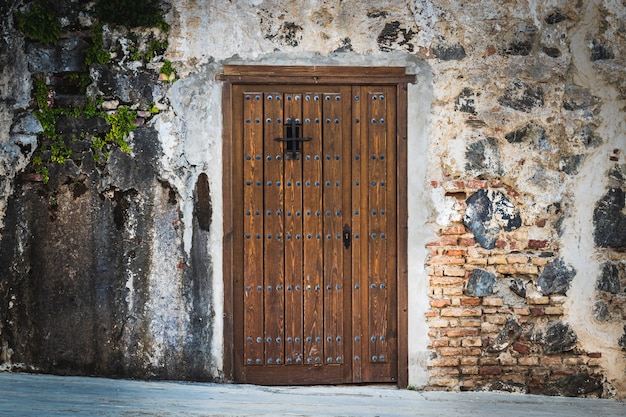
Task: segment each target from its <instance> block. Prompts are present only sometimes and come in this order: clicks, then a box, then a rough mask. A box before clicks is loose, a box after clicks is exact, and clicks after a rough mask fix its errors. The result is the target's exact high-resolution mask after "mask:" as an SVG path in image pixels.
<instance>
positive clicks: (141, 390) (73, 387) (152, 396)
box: [0, 373, 626, 417]
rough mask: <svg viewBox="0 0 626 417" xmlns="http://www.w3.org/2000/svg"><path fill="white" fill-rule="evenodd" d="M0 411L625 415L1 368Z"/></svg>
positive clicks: (483, 399) (584, 404) (583, 405)
mask: <svg viewBox="0 0 626 417" xmlns="http://www.w3.org/2000/svg"><path fill="white" fill-rule="evenodd" d="M0 416H12V417H17V416H37V417H40V416H46V417H47V416H183V417H186V416H372V417H373V416H381V417H382V416H446V417H456V416H463V417H472V416H481V417H483V416H488V417H496V416H506V417H518V416H519V417H522V416H523V417H539V416H556V417H589V416H602V417H624V416H626V403H625V402H621V401H616V400H601V399H581V398H563V397H543V396H535V395H520V394H505V393H486V392H484V393H476V392H463V393H450V392H419V391H410V390H400V389H397V388H395V387H393V386H388V385H370V386H312V387H260V386H251V385H232V384H207V383H184V382H146V381H128V380H112V379H104V378H84V377H60V376H51V375H33V374H14V373H0Z"/></svg>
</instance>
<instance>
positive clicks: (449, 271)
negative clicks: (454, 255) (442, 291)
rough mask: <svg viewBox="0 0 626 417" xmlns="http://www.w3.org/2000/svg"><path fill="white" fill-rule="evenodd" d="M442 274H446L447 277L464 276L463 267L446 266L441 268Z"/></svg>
mask: <svg viewBox="0 0 626 417" xmlns="http://www.w3.org/2000/svg"><path fill="white" fill-rule="evenodd" d="M443 275H445V276H448V277H464V276H465V269H464V268H454V267H451V266H447V267H445V268H444V270H443Z"/></svg>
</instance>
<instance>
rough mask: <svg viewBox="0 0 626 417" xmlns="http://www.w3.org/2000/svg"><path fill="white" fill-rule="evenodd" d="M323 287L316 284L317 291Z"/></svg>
mask: <svg viewBox="0 0 626 417" xmlns="http://www.w3.org/2000/svg"><path fill="white" fill-rule="evenodd" d="M321 289H322V287H320V286H319V285H316V286H315V291H319V290H321ZM318 339H319V337H318ZM318 342H319V340H318Z"/></svg>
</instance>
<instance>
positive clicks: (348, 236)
mask: <svg viewBox="0 0 626 417" xmlns="http://www.w3.org/2000/svg"><path fill="white" fill-rule="evenodd" d="M351 243H352V230H351V229H350V226H348V225H347V224H346V225H345V226H343V246H344V247H345V248H346V249H350V244H351Z"/></svg>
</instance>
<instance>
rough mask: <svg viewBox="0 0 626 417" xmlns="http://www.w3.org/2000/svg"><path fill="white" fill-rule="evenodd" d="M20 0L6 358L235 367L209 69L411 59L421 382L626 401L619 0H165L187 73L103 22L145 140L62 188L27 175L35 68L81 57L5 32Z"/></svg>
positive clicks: (415, 320)
mask: <svg viewBox="0 0 626 417" xmlns="http://www.w3.org/2000/svg"><path fill="white" fill-rule="evenodd" d="M61 3H62V2H61ZM70 3H72V4H73V3H75V2H68V4H70ZM79 3H80V4H82V3H81V2H79ZM21 5H22V2H19V1H14V2H9V3H8V4H7V5H2V6H0V13H1V15H2V17H3V19H2V22H3V23H2V34H3V37H2V40H1V41H0V49H2V52H3V53H2V54H0V73H1V75H0V77H1V81H0V122H1V123H0V152H1V155H2V157H1V159H0V160H1V161H2V163H1V164H0V169H1V170H2V178H1V180H0V213H1V214H2V215H0V218H1V217H3V222H4V228H3V229H2V235H1V236H2V241H1V242H0V243H1V248H2V249H1V257H0V260H1V264H0V269H1V271H0V273H1V274H2V282H1V283H0V285H1V286H0V290H1V294H2V300H3V303H2V306H0V313H1V314H2V317H4V318H5V319H4V320H3V322H2V324H1V325H0V326H2V327H0V341H1V343H2V345H1V346H0V349H2V363H4V364H5V366H6V367H10V366H12V365H15V364H23V365H24V366H27V367H31V368H32V369H42V370H45V371H50V372H65V371H66V372H71V373H77V372H83V373H96V374H101V375H121V376H124V375H127V376H138V377H151V376H157V377H171V378H195V379H202V378H205V379H206V378H219V374H220V370H221V366H222V365H221V357H222V352H223V351H222V340H221V333H222V329H221V326H222V322H221V320H220V317H221V311H222V306H221V303H222V288H221V282H222V275H221V250H222V247H221V230H222V224H221V218H220V215H219V214H220V213H221V210H222V207H223V202H222V197H221V180H222V178H221V175H222V171H221V170H222V165H221V132H222V126H221V101H220V100H221V97H220V88H221V86H220V83H219V82H218V81H216V80H215V74H218V73H219V72H220V71H221V68H222V66H223V65H224V64H228V63H247V64H264V63H266V64H283V65H288V64H300V65H322V64H323V65H346V64H349V65H394V64H395V65H399V64H401V65H407V66H408V67H410V71H412V72H416V73H418V86H416V87H415V88H417V89H419V92H421V93H423V92H427V93H428V94H426V96H432V97H431V100H430V101H425V99H424V96H425V95H424V94H420V96H419V97H418V94H413V95H411V94H409V100H410V102H409V120H408V123H409V133H410V138H409V140H410V144H409V157H410V158H414V159H413V160H411V161H412V162H413V161H417V162H420V163H422V162H423V163H424V166H423V167H422V168H416V167H415V166H411V167H410V170H411V173H417V174H419V175H418V177H417V178H416V177H414V176H412V177H410V178H409V181H408V183H409V187H410V189H409V195H410V200H409V201H410V204H409V222H410V225H411V229H410V230H409V242H408V243H409V259H410V262H411V264H410V265H409V271H412V272H411V275H410V277H409V289H410V291H411V292H410V294H409V300H410V304H411V305H410V306H409V308H410V323H409V333H410V340H412V341H414V342H411V343H412V345H411V346H410V347H409V355H410V356H409V362H410V364H411V368H410V375H409V378H410V383H411V384H414V385H418V386H421V387H427V388H432V389H491V390H507V391H522V392H533V393H544V394H558V395H576V396H581V395H582V396H611V395H618V396H622V397H623V396H624V395H626V374H625V373H626V316H625V313H624V311H626V310H625V305H626V293H625V289H626V252H625V248H626V211H625V195H626V181H625V177H626V160H625V156H624V155H625V154H626V117H625V116H624V114H625V104H626V75H625V71H624V66H625V64H626V56H625V54H626V36H625V35H624V33H626V28H625V27H624V22H625V21H626V5H625V4H624V3H623V2H622V1H620V0H590V1H579V2H571V1H567V0H544V1H535V0H529V1H525V2H519V1H491V0H481V1H478V0H476V1H460V0H458V1H457V0H427V1H421V0H420V1H409V0H407V1H392V2H389V1H382V0H380V1H358V0H351V1H332V0H319V1H313V0H311V1H298V2H293V1H287V0H268V1H261V0H249V1H237V2H228V1H216V2H197V1H191V0H185V1H176V2H174V1H172V2H169V4H166V6H167V7H166V9H167V14H166V20H167V21H168V23H169V24H170V25H171V28H170V31H169V35H168V41H169V48H168V49H167V51H166V52H165V58H167V59H169V60H171V61H172V62H173V63H174V66H175V67H176V68H177V70H178V78H179V79H178V80H177V81H175V82H174V83H172V84H170V83H167V82H162V81H158V80H157V75H158V70H157V68H158V66H159V65H158V64H159V63H160V62H161V61H159V59H161V60H162V59H163V57H160V58H157V60H156V61H155V62H153V63H151V64H150V63H149V64H148V65H145V66H142V65H136V64H134V63H133V62H134V61H133V60H132V59H130V58H129V57H130V53H128V52H127V50H126V49H124V48H123V47H120V46H119V45H124V44H125V42H126V41H125V39H128V38H129V33H128V32H125V31H123V30H122V31H119V30H115V29H111V30H108V31H107V30H105V31H104V33H105V44H106V45H107V47H108V48H109V49H110V50H111V51H116V52H117V54H118V55H117V56H116V57H115V58H114V59H113V61H112V62H111V63H110V64H108V65H107V66H105V67H98V66H94V67H92V68H91V69H90V75H91V77H92V80H93V82H94V83H95V84H94V85H95V86H96V87H97V91H98V92H99V93H98V94H101V95H102V96H104V97H105V98H106V102H107V103H108V104H107V105H110V106H111V110H113V109H115V105H116V103H117V105H119V103H122V104H137V103H138V106H139V107H138V109H139V110H140V111H145V110H147V107H146V106H148V105H149V104H151V103H152V102H155V103H156V104H157V106H158V109H159V112H158V114H155V115H148V114H146V115H145V117H144V118H143V120H142V122H143V124H142V126H140V127H139V128H138V129H137V130H136V131H135V132H134V134H133V135H132V137H131V138H130V144H131V147H132V150H133V153H131V154H130V155H127V154H123V153H113V154H112V157H111V159H110V160H109V162H108V164H106V165H104V166H90V165H88V164H86V163H85V164H83V165H76V167H72V166H71V167H69V168H66V170H69V171H71V172H70V173H69V174H68V173H62V174H61V178H62V180H60V181H59V180H56V182H53V184H48V185H43V184H41V183H40V182H38V181H32V179H33V178H34V179H37V178H36V177H32V176H31V177H29V176H28V175H27V176H24V175H23V173H29V172H32V167H30V168H29V166H28V164H29V161H30V160H31V158H32V155H33V153H34V152H35V147H36V146H37V134H38V133H39V131H38V128H37V123H35V122H34V121H33V120H32V118H31V117H30V116H29V114H30V112H31V111H32V109H33V105H32V101H31V96H30V91H31V89H32V84H31V80H32V79H33V78H32V77H33V75H35V74H36V73H45V74H50V73H52V74H55V73H62V72H64V71H67V69H64V68H51V69H50V68H34V67H33V66H32V64H31V65H30V66H28V65H27V57H28V56H29V55H28V54H27V52H28V51H29V50H30V51H31V55H32V51H33V49H34V50H36V51H37V50H39V51H41V50H42V48H41V47H40V46H37V45H34V46H33V45H32V44H31V43H29V42H28V41H25V40H24V39H23V37H21V36H20V34H19V33H18V32H17V31H16V30H15V28H14V27H13V25H12V12H13V10H15V9H16V8H17V7H21ZM66 10H67V9H66ZM70 10H71V7H70ZM68 13H69V12H68ZM69 14H70V15H71V13H69ZM85 16H87V17H88V16H89V14H88V13H87V14H83V15H76V16H75V18H74V20H72V19H69V18H68V19H69V20H67V22H66V25H65V32H66V33H67V34H66V38H68V39H73V38H78V39H82V38H81V36H80V33H81V32H82V31H84V30H87V29H88V28H90V27H92V26H93V25H94V24H95V21H93V20H90V19H88V18H86V17H85ZM70 22H74V23H70ZM75 22H79V24H76V23H75ZM143 36H148V35H147V34H146V33H144V34H143ZM86 41H87V42H89V39H87V40H86ZM78 44H79V43H78ZM63 50H67V48H66V49H63ZM5 51H6V52H7V53H4V52H5ZM40 55H41V54H40ZM8 56H11V57H12V59H10V60H9V59H7V57H8ZM111 84H113V85H111ZM139 86H143V87H141V88H140V87H139ZM129 91H134V92H136V94H135V95H133V96H132V97H130V96H129V95H128V92H129ZM410 91H411V90H410ZM142 106H143V107H142ZM418 121H419V122H418ZM419 150H423V151H424V152H420V151H419ZM420 158H422V159H420ZM411 165H418V164H417V163H415V164H411ZM57 178H58V177H57ZM66 178H70V179H71V180H70V181H67V180H66ZM77 178H78V179H81V180H80V181H78V183H77V182H76V181H75V180H76V179H77ZM51 182H52V181H51ZM77 189H78V191H77ZM50 198H53V199H54V201H55V204H53V205H52V207H51V205H50ZM213 213H215V214H216V215H212V214H213ZM416 218H417V219H418V221H417V222H416V221H415V219H416ZM423 251H427V252H424V253H425V254H426V255H427V256H428V259H424V260H423V261H425V262H423V261H421V255H420V254H421V253H422V252H423ZM416 255H419V256H416ZM55 257H56V258H55ZM59 257H60V258H61V259H64V260H66V261H65V262H64V263H62V264H59V263H58V262H55V261H56V260H57V258H59ZM5 277H7V278H5ZM68 277H70V278H71V279H68ZM51 295H54V297H51ZM426 295H427V296H428V298H427V297H426ZM425 304H428V305H425ZM60 322H63V323H64V324H63V326H57V324H58V323H60ZM68 327H74V328H76V329H79V331H78V332H76V333H78V334H79V335H80V336H74V337H73V338H71V339H70V338H69V336H71V333H70V331H69V330H68ZM26 328H28V329H31V330H32V331H29V332H25V331H23V330H21V329H26ZM61 328H62V329H64V330H58V331H57V330H54V331H53V329H61ZM422 333H423V334H422ZM416 334H417V336H416ZM68 340H72V342H71V343H70V342H68ZM34 346H37V348H36V349H35V348H34Z"/></svg>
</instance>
